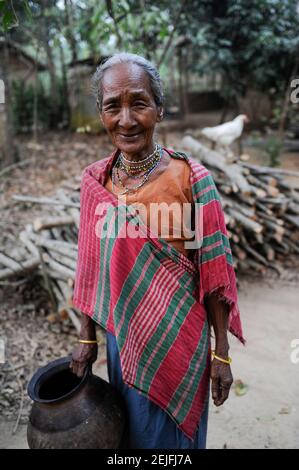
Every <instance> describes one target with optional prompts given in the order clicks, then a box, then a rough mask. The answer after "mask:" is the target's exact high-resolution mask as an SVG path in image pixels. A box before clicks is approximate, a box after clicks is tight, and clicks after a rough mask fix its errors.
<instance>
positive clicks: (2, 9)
mask: <svg viewBox="0 0 299 470" xmlns="http://www.w3.org/2000/svg"><path fill="white" fill-rule="evenodd" d="M16 9H21V10H23V11H24V12H25V14H26V15H27V17H28V18H31V11H30V8H29V5H28V1H27V0H22V1H20V0H18V1H17V2H14V1H13V0H0V18H1V21H0V25H1V27H2V30H3V31H4V32H7V31H8V30H9V29H11V28H14V27H16V26H19V18H18V16H17V12H16Z"/></svg>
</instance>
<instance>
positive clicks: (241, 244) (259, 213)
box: [182, 136, 299, 272]
mask: <svg viewBox="0 0 299 470" xmlns="http://www.w3.org/2000/svg"><path fill="white" fill-rule="evenodd" d="M182 145H183V147H184V149H185V150H187V151H188V152H189V153H191V154H192V156H193V157H194V158H195V159H197V160H199V161H200V162H201V163H202V164H203V165H204V166H206V167H207V168H208V169H209V170H210V172H211V174H212V176H213V179H214V181H215V183H216V186H217V188H218V191H219V194H220V198H221V202H222V206H223V208H224V211H225V215H226V224H227V229H228V234H229V237H230V243H231V247H232V252H233V258H234V264H235V268H237V269H240V270H248V269H250V268H252V269H254V270H256V271H258V272H265V271H266V270H267V268H273V269H275V270H276V271H278V272H280V270H281V268H280V264H279V263H278V262H277V261H278V260H279V259H281V258H282V257H285V256H289V255H292V254H298V253H299V173H298V172H293V171H287V170H282V169H278V168H269V167H262V166H256V165H252V164H249V163H245V162H242V161H239V162H235V163H229V162H228V161H227V159H226V157H225V156H224V155H222V154H221V153H219V152H215V151H213V150H210V149H208V148H207V147H205V146H204V145H202V144H201V143H200V142H198V141H197V140H195V139H194V138H193V137H191V136H185V137H184V138H183V141H182ZM286 176H293V177H296V178H297V179H296V181H297V185H296V187H295V186H294V184H292V182H290V181H288V180H287V178H286Z"/></svg>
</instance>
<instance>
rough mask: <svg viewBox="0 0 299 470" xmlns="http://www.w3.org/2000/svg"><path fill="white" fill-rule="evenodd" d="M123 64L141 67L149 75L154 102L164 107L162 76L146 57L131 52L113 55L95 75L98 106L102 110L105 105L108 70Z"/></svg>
mask: <svg viewBox="0 0 299 470" xmlns="http://www.w3.org/2000/svg"><path fill="white" fill-rule="evenodd" d="M123 63H131V64H136V65H139V66H140V67H142V68H143V70H144V71H145V72H146V73H147V75H148V77H149V80H150V86H151V90H152V93H153V96H154V100H155V103H156V105H157V106H162V105H163V102H164V95H163V88H162V81H161V77H160V74H159V72H158V70H157V69H156V67H155V66H154V65H153V64H152V62H150V61H149V60H147V59H145V58H144V57H142V56H140V55H137V54H131V53H129V52H119V53H117V54H114V55H112V56H111V57H110V58H108V59H107V60H105V61H104V62H103V63H102V64H100V65H99V66H98V67H97V69H96V71H95V73H94V75H93V76H92V79H91V80H92V90H93V93H94V94H95V96H96V98H97V104H98V107H99V109H100V111H101V110H102V104H103V88H102V82H103V76H104V73H105V72H106V70H108V69H110V67H113V65H117V64H123Z"/></svg>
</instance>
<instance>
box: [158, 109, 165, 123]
mask: <svg viewBox="0 0 299 470" xmlns="http://www.w3.org/2000/svg"><path fill="white" fill-rule="evenodd" d="M163 115H164V109H163V106H158V116H157V122H161V121H162V119H163Z"/></svg>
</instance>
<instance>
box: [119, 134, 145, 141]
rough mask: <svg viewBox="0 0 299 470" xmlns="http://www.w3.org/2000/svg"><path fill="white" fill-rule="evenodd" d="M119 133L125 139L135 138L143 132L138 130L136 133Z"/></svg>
mask: <svg viewBox="0 0 299 470" xmlns="http://www.w3.org/2000/svg"><path fill="white" fill-rule="evenodd" d="M118 135H119V136H120V137H121V138H122V139H125V140H135V139H136V138H138V137H140V136H141V135H142V132H137V133H135V134H125V133H121V132H119V133H118Z"/></svg>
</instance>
